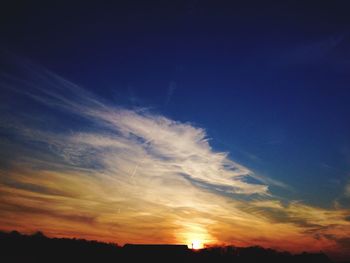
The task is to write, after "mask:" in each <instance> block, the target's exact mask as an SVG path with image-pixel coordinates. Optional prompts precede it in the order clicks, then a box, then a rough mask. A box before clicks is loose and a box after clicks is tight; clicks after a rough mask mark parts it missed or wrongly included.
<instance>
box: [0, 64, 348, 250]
mask: <svg viewBox="0 0 350 263" xmlns="http://www.w3.org/2000/svg"><path fill="white" fill-rule="evenodd" d="M0 85H1V87H2V89H4V90H6V92H8V93H9V94H12V95H11V96H12V97H11V98H13V101H12V100H10V101H3V105H7V107H5V109H4V110H3V112H2V121H1V122H0V130H1V138H2V141H1V145H2V146H3V147H2V148H1V149H2V150H0V153H1V156H3V161H2V163H6V165H3V166H2V167H1V169H0V171H1V177H0V197H1V201H2V202H1V204H0V208H1V212H0V214H1V218H0V224H1V226H3V228H6V229H19V230H23V231H29V230H33V229H40V230H43V231H45V232H46V233H48V234H51V235H56V236H57V235H63V236H79V237H86V238H96V239H100V240H108V241H117V242H121V243H123V242H173V243H178V242H190V241H191V240H193V239H199V240H203V241H204V242H207V243H218V242H219V243H220V242H223V243H233V244H237V245H249V244H250V245H251V244H258V245H264V246H272V247H277V248H281V249H291V250H298V249H301V248H303V246H304V244H306V243H309V244H312V245H310V246H309V248H310V249H311V250H312V249H313V250H319V249H323V248H326V249H327V248H329V249H331V248H333V246H336V245H337V242H336V241H335V240H340V239H342V238H344V235H346V234H349V231H350V230H349V225H350V222H349V220H347V219H346V218H347V217H348V216H349V214H350V213H349V211H347V210H346V209H321V208H317V207H313V206H309V205H306V204H303V203H302V202H296V201H288V202H282V201H281V200H280V199H279V198H278V197H276V196H274V195H273V194H272V193H270V191H269V185H271V184H273V185H274V186H280V187H284V188H285V187H288V186H286V185H285V184H283V183H280V182H278V181H276V180H274V179H272V178H269V177H265V176H261V175H257V174H254V172H253V171H251V170H250V169H249V168H247V167H245V166H243V165H241V164H239V163H237V162H235V161H234V160H232V159H230V158H229V156H228V154H227V153H224V152H217V151H215V150H214V149H213V148H212V147H211V145H210V143H209V140H208V136H207V134H206V132H205V130H204V129H203V128H199V127H196V126H195V125H193V124H191V123H183V122H179V121H174V120H172V119H170V118H167V117H165V116H162V115H160V114H155V113H152V112H150V111H148V110H146V109H127V108H123V107H120V106H115V105H113V104H110V103H108V102H106V101H103V100H102V99H100V98H98V97H97V96H95V95H93V94H92V93H90V92H88V91H86V90H84V89H82V88H81V87H79V86H77V85H75V84H73V83H71V82H69V81H67V80H65V79H63V78H61V77H59V76H57V75H55V74H53V73H51V72H48V71H47V70H44V69H40V68H38V67H37V66H29V65H28V64H26V63H24V66H23V67H21V68H20V69H19V70H17V71H16V72H15V73H13V74H12V75H11V74H5V75H3V76H2V81H1V84H0ZM18 97H20V99H18ZM17 99H18V101H17ZM11 104H13V105H11ZM28 105H34V106H33V108H31V107H29V106H28ZM36 107H38V109H37V108H36ZM48 123H49V124H50V126H49V127H48V125H47V124H48ZM249 178H254V180H255V181H256V182H255V183H252V182H250V181H251V180H248V179H249ZM54 219H55V220H54ZM271 231H273V233H275V234H274V235H273V236H271V235H270V233H271ZM327 235H332V237H334V238H333V239H330V238H327ZM286 238H288V239H290V240H294V241H291V242H289V243H281V241H282V240H285V239H286Z"/></svg>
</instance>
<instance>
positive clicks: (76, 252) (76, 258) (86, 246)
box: [0, 231, 332, 263]
mask: <svg viewBox="0 0 350 263" xmlns="http://www.w3.org/2000/svg"><path fill="white" fill-rule="evenodd" d="M0 252H1V254H0V262H21V263H22V262H23V263H27V262H101V263H104V262H219V263H220V262H238V263H244V262H246V263H249V262H271V263H277V262H279V263H280V262H282V263H294V262H298V263H304V262H305V263H306V262H308V263H309V262H315V263H330V262H332V261H331V260H330V259H329V258H328V257H327V256H326V255H325V254H323V253H301V254H297V255H293V254H291V253H288V252H278V251H275V250H272V249H264V248H262V247H247V248H239V247H233V246H228V247H211V248H206V249H201V250H197V251H195V250H191V249H187V246H181V245H125V246H123V247H121V246H118V245H116V244H112V243H102V242H98V241H88V240H84V239H68V238H48V237H46V236H44V235H43V234H42V233H41V232H37V233H35V234H33V235H22V234H20V233H19V232H17V231H13V232H10V233H6V232H1V231H0Z"/></svg>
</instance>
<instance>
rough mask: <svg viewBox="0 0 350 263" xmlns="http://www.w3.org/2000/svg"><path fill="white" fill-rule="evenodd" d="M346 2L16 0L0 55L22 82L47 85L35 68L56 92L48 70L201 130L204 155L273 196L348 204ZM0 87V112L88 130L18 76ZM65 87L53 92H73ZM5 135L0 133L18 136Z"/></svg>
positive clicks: (325, 205)
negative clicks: (239, 169) (79, 0)
mask: <svg viewBox="0 0 350 263" xmlns="http://www.w3.org/2000/svg"><path fill="white" fill-rule="evenodd" d="M346 7H348V4H346V2H345V1H332V2H328V1H307V3H305V4H303V5H301V4H296V3H293V2H292V1H283V3H281V2H269V1H268V2H265V1H264V3H259V2H254V4H233V3H229V2H228V1H218V2H216V1H215V3H214V2H210V1H176V3H170V2H154V3H152V4H150V3H144V2H142V1H140V2H137V1H136V2H128V3H126V2H120V3H118V4H114V5H110V6H108V5H106V6H102V5H100V6H93V5H90V4H84V5H79V4H72V5H70V6H69V8H67V6H66V5H64V4H61V3H60V4H56V5H31V4H25V5H22V6H21V5H20V6H12V7H11V6H9V7H8V10H7V12H6V11H5V12H4V14H3V15H1V17H2V18H1V20H2V22H1V25H0V30H1V35H2V39H3V41H2V44H1V48H2V53H6V55H5V56H6V57H7V60H6V61H7V62H8V61H10V62H9V64H17V66H18V64H20V67H23V65H24V67H25V66H28V65H29V66H28V67H29V68H31V69H30V70H28V72H29V73H28V72H27V73H28V75H29V78H30V79H31V80H30V81H32V82H33V83H46V82H45V81H43V82H39V81H38V79H40V76H41V77H42V76H45V78H47V79H48V81H49V83H51V84H47V83H46V84H45V85H47V89H48V90H50V89H51V88H52V90H53V92H54V93H55V94H56V92H61V91H57V90H56V86H55V85H54V84H52V83H55V81H56V80H55V78H56V77H52V76H59V77H60V78H63V79H65V80H68V81H71V82H72V83H74V84H75V85H77V86H79V87H81V88H82V89H84V90H86V92H91V94H93V95H91V96H92V97H93V98H96V100H99V101H102V102H103V103H106V105H110V106H113V107H120V108H122V109H126V110H130V111H131V112H138V111H141V112H143V111H145V112H147V114H149V115H150V116H152V118H151V119H152V120H153V118H154V117H153V116H163V117H164V118H167V119H168V120H174V121H177V122H179V123H181V124H188V125H189V126H191V127H195V128H198V129H204V130H205V134H206V135H205V138H207V139H208V140H209V143H210V146H211V147H212V150H213V151H214V152H226V153H228V158H229V159H230V160H233V161H234V162H236V163H238V164H240V165H242V166H244V167H247V168H248V169H249V170H250V171H251V172H252V173H253V174H254V175H255V176H256V177H259V178H260V183H263V184H267V185H269V191H270V192H271V194H273V195H274V196H278V200H281V202H287V203H288V202H289V201H291V200H294V201H298V202H302V203H303V204H305V205H310V206H315V207H319V208H322V209H334V208H341V209H349V198H348V197H349V195H350V187H349V184H350V137H349V134H350V122H349V116H350V107H349V99H350V88H349V83H350V74H349V70H350V57H349V51H350V50H349V46H350V45H349V44H350V36H349V26H350V19H349V16H348V13H347V10H348V9H347V8H346ZM9 54H11V55H9ZM9 57H10V59H8V58H9ZM16 59H17V62H14V61H15V60H16ZM27 60H28V61H30V62H28V64H27V62H26V61H27ZM3 61H5V60H3ZM7 62H3V63H2V64H1V68H2V71H3V72H8V70H9V64H7ZM33 65H34V66H33ZM46 70H48V71H49V72H52V73H50V74H52V75H50V74H48V73H45V72H46ZM20 71H21V72H22V73H23V68H22V69H21V70H20ZM24 71H25V70H24ZM35 72H36V73H35ZM17 74H19V73H18V71H15V73H14V75H15V76H17ZM35 74H37V75H38V76H39V77H38V79H35V78H36V77H35V76H34V77H33V75H35ZM46 74H48V75H46ZM5 77H6V76H5V75H4V74H3V75H2V83H8V82H6V81H7V80H5ZM57 83H58V84H57V85H61V84H60V83H61V82H57ZM38 85H39V84H38ZM40 85H42V84H40ZM5 86H6V85H2V88H1V89H2V90H3V99H2V100H3V106H2V116H3V118H4V119H5V117H6V118H10V117H9V116H17V117H18V119H20V120H21V121H20V122H22V124H26V123H27V125H28V126H35V125H34V124H33V123H35V121H33V120H32V119H31V117H33V116H37V118H39V119H42V120H46V121H47V123H50V122H52V123H53V126H45V125H43V124H40V125H41V126H40V125H39V126H40V128H41V129H44V130H45V131H48V130H50V129H53V130H55V132H57V133H59V132H60V129H62V131H63V132H64V133H65V132H67V131H71V132H72V133H74V132H77V131H86V130H93V131H94V132H97V130H98V128H96V127H95V126H92V127H90V126H89V125H91V123H89V120H86V119H85V117H81V115H78V116H77V115H74V114H72V112H68V113H67V112H65V111H61V110H58V109H57V108H55V107H52V105H51V106H50V107H49V106H48V105H42V104H40V102H38V101H35V100H34V101H33V100H29V99H28V98H27V97H26V95H23V90H25V89H26V90H27V92H28V93H30V94H31V95H33V94H34V95H35V96H36V95H37V96H39V97H40V96H41V97H40V98H41V99H47V96H48V95H47V94H44V95H43V94H41V93H40V92H39V93H40V94H41V95H40V94H37V93H36V92H38V91H36V90H35V88H34V89H33V90H30V89H29V88H28V87H26V88H23V87H20V86H18V83H17V84H16V85H15V86H16V87H17V88H18V89H19V90H22V92H17V93H16V92H13V91H11V89H9V88H8V86H6V87H5ZM77 93H78V92H77V91H75V92H73V93H72V94H70V93H65V92H63V93H62V94H64V96H68V99H69V100H71V101H74V100H75V99H76V98H77V97H76V96H77V95H76V94H77ZM67 94H68V95H67ZM79 94H80V93H79ZM80 95H81V94H80ZM80 95H79V96H80ZM55 96H56V97H55V99H57V98H58V97H57V94H56V95H55ZM79 96H78V97H79ZM89 96H90V95H89ZM83 98H84V99H86V97H85V96H83ZM97 98H98V99H97ZM50 103H51V102H50ZM50 103H47V104H50ZM84 103H85V102H84ZM58 108H59V107H58ZM24 113H27V114H28V115H30V116H31V117H30V118H29V117H23V116H24V115H25V114H24ZM142 114H143V113H142ZM142 114H141V116H142V117H145V116H144V115H142ZM147 114H146V117H145V118H146V119H147V118H149V115H147ZM57 122H59V123H60V125H56V124H57ZM94 125H96V124H94ZM24 126H25V125H24ZM44 126H45V127H44ZM51 127H54V128H51ZM118 127H119V126H118ZM37 128H38V127H37ZM118 129H119V128H118ZM118 131H119V130H118ZM12 132H13V131H12ZM12 132H11V131H8V130H6V132H4V131H3V135H4V134H5V135H4V136H2V137H3V138H7V139H8V137H7V136H10V137H9V138H12V139H13V138H17V137H15V135H14V133H15V132H13V134H12ZM102 132H105V130H102ZM9 133H10V135H8V134H9ZM7 139H6V140H7ZM12 139H10V140H12ZM180 139H181V138H179V140H180ZM3 140H5V139H3ZM14 140H16V139H14ZM21 140H24V139H23V138H22V139H18V141H21ZM18 143H19V142H18ZM19 144H20V143H19ZM8 147H10V146H8ZM11 147H12V146H11ZM24 148H25V147H24ZM5 149H8V148H5ZM11 149H12V148H11ZM4 152H5V151H3V152H2V155H3V156H4V155H7V153H6V152H5V153H4ZM164 158H165V157H164ZM4 162H5V163H6V158H5V161H3V163H4ZM243 174H244V172H243ZM261 178H263V179H261ZM197 179H198V178H197ZM245 180H246V181H247V182H248V183H252V184H253V183H254V182H255V181H256V180H257V178H247V179H245ZM261 180H262V181H261ZM208 182H209V187H213V188H214V186H215V184H214V186H213V185H212V184H211V183H212V182H211V181H210V180H209V181H208ZM225 184H226V183H225ZM348 189H349V190H348Z"/></svg>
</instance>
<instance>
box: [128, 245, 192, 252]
mask: <svg viewBox="0 0 350 263" xmlns="http://www.w3.org/2000/svg"><path fill="white" fill-rule="evenodd" d="M124 248H125V249H128V250H133V251H140V252H141V251H142V252H153V251H157V252H184V251H188V250H189V249H188V247H187V245H169V244H125V245H124Z"/></svg>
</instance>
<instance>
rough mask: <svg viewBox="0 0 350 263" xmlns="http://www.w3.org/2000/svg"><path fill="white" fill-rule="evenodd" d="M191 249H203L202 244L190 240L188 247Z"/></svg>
mask: <svg viewBox="0 0 350 263" xmlns="http://www.w3.org/2000/svg"><path fill="white" fill-rule="evenodd" d="M189 247H190V248H192V249H201V248H203V244H202V242H201V241H199V240H192V242H191V244H190V245H189Z"/></svg>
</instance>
